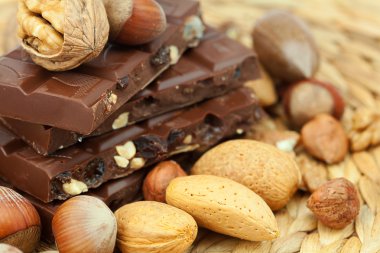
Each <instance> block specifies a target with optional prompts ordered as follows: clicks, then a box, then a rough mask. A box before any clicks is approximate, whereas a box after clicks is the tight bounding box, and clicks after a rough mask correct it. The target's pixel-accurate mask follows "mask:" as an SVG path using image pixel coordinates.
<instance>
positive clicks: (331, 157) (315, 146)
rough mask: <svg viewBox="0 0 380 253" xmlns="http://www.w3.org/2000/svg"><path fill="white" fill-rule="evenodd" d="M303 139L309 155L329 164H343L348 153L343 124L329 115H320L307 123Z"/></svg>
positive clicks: (302, 135) (302, 134)
mask: <svg viewBox="0 0 380 253" xmlns="http://www.w3.org/2000/svg"><path fill="white" fill-rule="evenodd" d="M301 138H302V142H303V144H304V146H305V149H306V150H307V152H308V153H310V154H311V155H312V156H314V157H315V158H318V159H320V160H322V161H324V162H326V163H329V164H332V163H337V162H341V161H342V160H343V159H344V157H345V156H346V154H347V151H348V139H347V136H346V133H345V131H344V129H343V126H342V124H341V123H340V122H339V121H338V120H336V119H335V118H334V117H332V116H330V115H328V114H319V115H317V116H316V117H315V118H314V119H312V120H311V121H309V122H308V123H306V124H305V125H304V126H303V128H302V130H301Z"/></svg>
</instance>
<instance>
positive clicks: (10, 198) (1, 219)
mask: <svg viewBox="0 0 380 253" xmlns="http://www.w3.org/2000/svg"><path fill="white" fill-rule="evenodd" d="M40 234H41V222H40V217H39V215H38V213H37V211H36V209H35V208H34V207H33V205H32V204H31V203H30V202H29V201H28V200H27V199H25V198H24V197H23V196H21V195H20V194H18V193H17V192H15V191H14V190H12V189H9V188H6V187H2V186H0V242H2V243H6V244H10V245H12V246H15V247H17V248H18V249H20V250H21V251H22V252H25V253H29V252H33V250H34V249H35V248H36V247H37V245H38V242H39V239H40ZM2 252H3V251H2Z"/></svg>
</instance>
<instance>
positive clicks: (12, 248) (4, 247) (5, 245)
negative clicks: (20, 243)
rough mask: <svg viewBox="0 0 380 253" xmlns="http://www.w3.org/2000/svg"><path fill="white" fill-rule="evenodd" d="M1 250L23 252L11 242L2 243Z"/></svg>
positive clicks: (14, 252)
mask: <svg viewBox="0 0 380 253" xmlns="http://www.w3.org/2000/svg"><path fill="white" fill-rule="evenodd" d="M0 252H1V253H22V251H20V250H19V249H18V248H16V247H13V246H12V245H9V244H4V243H0Z"/></svg>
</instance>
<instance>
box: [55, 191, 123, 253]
mask: <svg viewBox="0 0 380 253" xmlns="http://www.w3.org/2000/svg"><path fill="white" fill-rule="evenodd" d="M52 229H53V234H54V237H55V241H56V245H57V249H58V251H59V252H60V253H65V252H104V253H112V252H113V251H114V248H115V243H116V232H117V228H116V219H115V216H114V215H113V213H112V211H111V210H110V209H109V208H108V207H107V206H106V204H104V202H103V201H101V200H99V199H97V198H95V197H91V196H85V195H81V196H76V197H73V198H71V199H69V200H67V201H66V202H64V203H63V204H62V205H61V206H60V207H59V208H58V210H57V212H56V213H55V215H54V217H53V221H52Z"/></svg>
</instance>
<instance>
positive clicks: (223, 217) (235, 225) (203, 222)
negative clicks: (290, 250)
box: [166, 175, 279, 241]
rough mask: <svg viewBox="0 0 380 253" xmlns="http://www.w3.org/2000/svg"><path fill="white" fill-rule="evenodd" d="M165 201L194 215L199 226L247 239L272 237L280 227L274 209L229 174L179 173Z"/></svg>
mask: <svg viewBox="0 0 380 253" xmlns="http://www.w3.org/2000/svg"><path fill="white" fill-rule="evenodd" d="M166 202H167V203H168V204H170V205H172V206H175V207H178V208H180V209H182V210H184V211H185V212H187V213H189V214H190V215H191V216H193V217H194V219H195V220H196V222H197V223H198V225H199V226H201V227H205V228H208V229H210V230H212V231H215V232H218V233H221V234H225V235H230V236H233V237H237V238H240V239H244V240H248V241H263V240H272V239H275V238H276V237H278V235H279V231H278V227H277V222H276V219H275V217H274V214H273V212H272V211H271V209H270V208H269V206H268V205H267V204H266V203H265V202H264V200H263V199H262V198H260V196H258V195H257V194H256V193H254V192H253V191H251V190H250V189H248V188H247V187H245V186H244V185H241V184H239V183H237V182H235V181H232V180H230V179H228V178H223V177H216V176H211V175H196V176H188V177H177V178H175V179H173V180H172V181H171V182H170V184H169V186H168V188H167V189H166Z"/></svg>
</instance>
